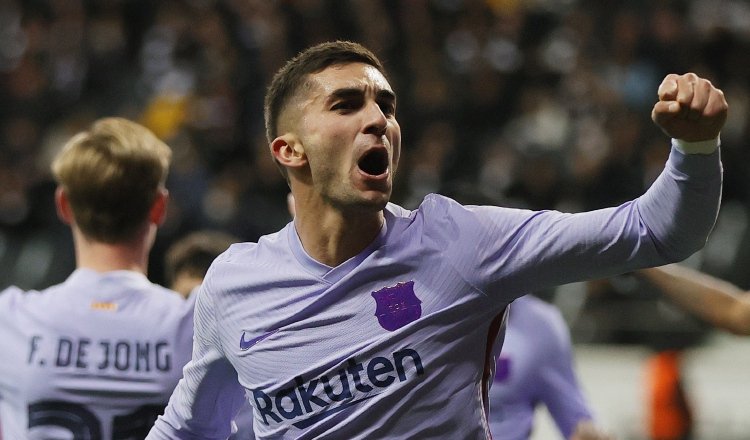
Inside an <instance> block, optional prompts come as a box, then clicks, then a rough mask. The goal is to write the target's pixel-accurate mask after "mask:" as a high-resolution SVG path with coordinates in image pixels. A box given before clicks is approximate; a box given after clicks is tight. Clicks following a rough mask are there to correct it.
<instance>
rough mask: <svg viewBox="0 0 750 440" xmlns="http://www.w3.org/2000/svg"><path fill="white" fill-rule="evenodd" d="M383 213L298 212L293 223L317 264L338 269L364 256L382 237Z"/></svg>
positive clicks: (303, 244)
mask: <svg viewBox="0 0 750 440" xmlns="http://www.w3.org/2000/svg"><path fill="white" fill-rule="evenodd" d="M383 221H384V219H383V212H382V211H379V212H373V213H360V214H359V215H357V214H352V213H348V214H345V213H342V212H340V211H334V210H329V211H326V212H323V213H321V212H317V211H311V212H305V211H301V212H300V211H298V212H297V216H296V218H295V220H294V224H295V227H296V229H297V234H298V235H299V238H300V241H301V242H302V247H304V248H305V251H306V252H307V254H308V255H309V256H310V257H312V258H313V259H315V260H316V261H318V262H320V263H323V264H325V265H327V266H331V267H336V266H338V265H339V264H341V263H343V262H344V261H346V260H348V259H349V258H351V257H353V256H355V255H357V254H359V253H360V252H362V251H363V250H364V249H365V248H366V247H367V246H369V245H370V243H372V241H373V240H375V238H376V237H377V236H378V234H379V233H380V229H381V228H382V226H383Z"/></svg>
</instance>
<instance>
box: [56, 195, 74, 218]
mask: <svg viewBox="0 0 750 440" xmlns="http://www.w3.org/2000/svg"><path fill="white" fill-rule="evenodd" d="M55 208H56V209H57V217H59V218H60V220H61V221H62V222H63V223H65V224H66V225H70V224H72V223H73V211H72V210H71V209H70V201H69V200H68V194H67V193H66V192H65V189H64V188H63V187H62V186H58V187H57V189H56V190H55Z"/></svg>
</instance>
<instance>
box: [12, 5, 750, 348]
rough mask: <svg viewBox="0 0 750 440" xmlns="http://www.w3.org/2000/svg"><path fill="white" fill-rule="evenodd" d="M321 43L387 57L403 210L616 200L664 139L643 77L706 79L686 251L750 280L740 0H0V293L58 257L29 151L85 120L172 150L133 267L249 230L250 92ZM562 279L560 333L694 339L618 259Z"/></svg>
mask: <svg viewBox="0 0 750 440" xmlns="http://www.w3.org/2000/svg"><path fill="white" fill-rule="evenodd" d="M332 39H350V40H356V41H359V42H362V43H364V44H365V45H366V46H368V47H370V48H371V49H373V50H374V51H375V52H376V53H377V54H378V55H379V56H380V57H381V58H382V59H383V61H384V62H385V65H386V67H387V69H388V71H389V73H390V77H391V82H392V85H393V87H394V88H395V90H396V91H397V93H398V95H399V108H398V115H397V116H398V119H399V121H400V123H401V127H402V131H403V148H404V152H403V155H402V162H401V165H400V169H399V174H398V177H397V183H396V191H395V194H394V201H395V202H397V203H400V204H402V205H404V206H405V207H407V208H413V207H415V206H416V205H417V204H418V203H419V201H420V200H421V198H422V197H423V196H424V195H425V194H427V193H429V192H444V193H449V194H460V195H462V197H465V198H469V197H476V200H490V201H493V202H494V203H498V204H502V205H506V206H517V207H527V208H532V209H559V210H563V211H580V210H588V209H594V208H599V207H604V206H610V205H615V204H619V203H621V202H623V201H625V200H628V199H631V198H634V197H637V196H638V195H640V194H641V193H642V192H643V191H644V190H645V188H647V187H648V185H649V184H650V182H651V181H652V179H653V178H654V177H655V176H656V175H657V174H658V173H659V172H660V170H661V169H662V167H663V164H664V161H665V160H666V156H667V154H668V151H669V148H668V139H667V138H666V136H665V135H663V134H662V133H661V132H660V131H659V130H658V129H657V128H656V127H655V126H654V125H653V124H652V122H651V120H650V112H651V107H652V105H653V103H654V101H655V100H656V89H657V87H658V84H659V83H660V81H661V79H662V78H663V77H664V76H665V75H666V74H667V73H672V72H675V73H685V72H687V71H693V72H696V73H698V74H699V75H702V76H705V77H708V78H710V79H711V80H712V81H713V82H714V83H715V84H717V85H718V86H719V87H721V88H722V89H723V90H724V91H725V93H726V95H727V97H728V100H729V103H730V107H731V112H730V119H729V121H728V123H727V126H726V128H725V130H724V132H723V133H722V145H723V146H722V154H723V158H724V166H725V189H724V201H723V204H724V207H723V211H722V215H721V219H720V221H719V225H718V226H717V230H716V231H715V233H714V234H713V236H712V238H711V241H710V242H709V246H708V247H707V249H706V250H704V251H703V252H701V254H700V255H698V256H697V257H696V258H695V259H693V260H692V263H693V265H695V266H698V267H700V268H701V269H703V270H706V271H708V272H709V273H712V274H714V275H718V276H721V277H723V278H726V279H728V280H730V281H732V282H734V283H737V284H739V285H740V286H742V287H744V288H750V270H748V267H750V264H748V262H749V261H750V243H746V242H747V241H748V240H749V239H750V238H749V237H748V234H747V216H748V207H749V206H750V205H749V204H750V198H749V195H750V194H748V189H750V186H749V185H748V181H747V179H748V176H750V172H748V169H747V168H748V164H749V163H750V162H749V161H748V157H747V156H748V152H749V151H750V150H748V148H746V147H745V140H746V139H747V138H748V135H749V134H750V133H748V125H749V124H748V115H750V112H748V111H747V109H748V106H749V105H750V93H749V92H750V56H749V55H750V5H749V4H748V2H746V1H739V0H735V1H731V0H724V1H720V0H689V1H688V0H686V1H667V0H648V1H647V0H643V1H615V0H578V1H576V0H536V1H531V0H529V1H522V0H484V1H482V0H348V1H341V0H295V1H293V0H287V1H280V0H277V1H272V0H226V1H211V0H192V1H190V0H182V1H180V0H165V1H158V2H156V1H150V0H87V1H83V0H23V1H13V0H0V288H1V287H5V286H7V285H10V284H16V285H18V286H20V287H22V288H26V289H29V288H41V287H45V286H47V285H50V284H52V283H57V282H60V281H62V280H63V279H65V277H66V276H67V275H68V274H69V272H70V271H71V270H72V269H73V268H74V260H73V250H72V242H71V240H70V232H69V231H68V229H67V227H65V226H64V225H63V224H62V223H60V222H59V220H58V219H57V218H56V215H55V211H54V205H53V190H54V183H53V182H52V180H51V178H50V174H49V171H48V169H49V163H50V160H51V157H52V156H53V155H54V153H55V152H56V151H57V149H58V148H60V147H61V145H62V143H63V142H64V141H65V140H66V139H67V138H68V137H69V136H71V135H72V134H74V133H75V132H76V131H78V130H80V129H82V128H84V127H85V126H86V125H87V124H89V123H90V122H91V121H92V120H94V119H96V118H98V117H102V116H106V115H121V116H125V117H129V118H132V119H134V120H137V121H139V122H142V123H143V124H145V125H147V126H148V127H150V128H151V129H152V130H153V131H154V132H155V133H157V134H158V135H159V136H160V137H161V138H163V139H164V140H165V141H167V142H168V143H169V144H170V145H171V146H172V148H173V150H174V164H173V167H172V171H171V174H170V177H169V181H168V188H169V190H170V192H171V197H172V198H171V206H170V210H169V216H168V220H167V223H166V224H165V226H164V227H163V228H162V229H161V231H160V233H159V236H158V239H157V243H156V246H155V249H154V252H153V254H152V257H151V267H150V274H149V275H150V278H151V279H152V280H154V281H156V282H160V283H163V281H164V275H163V264H162V259H163V255H164V251H165V250H166V249H167V247H168V246H169V245H170V244H171V243H173V242H174V241H175V240H176V239H178V238H180V237H182V236H184V235H185V234H187V233H188V232H191V231H194V230H197V229H207V228H209V229H219V230H223V231H226V232H230V233H232V234H235V235H236V236H238V237H240V238H241V239H242V240H256V239H257V238H258V237H259V236H261V235H263V234H266V233H270V232H274V231H276V230H277V229H279V228H280V227H282V226H283V225H284V224H285V223H286V222H288V220H289V217H288V213H287V211H286V204H285V196H286V193H287V186H286V183H285V182H284V180H283V179H282V178H281V176H280V174H279V173H278V171H277V170H276V168H275V167H274V165H273V163H272V160H271V159H270V155H269V153H268V149H267V144H266V141H265V138H264V134H263V115H262V101H263V95H264V92H265V87H266V86H267V83H268V81H269V80H270V78H271V76H272V75H273V73H274V72H275V71H276V69H278V68H279V67H280V66H281V65H282V63H283V62H284V61H285V60H286V59H288V58H289V57H291V56H293V55H294V54H296V53H297V52H298V51H300V50H301V49H303V48H305V47H307V46H309V45H312V44H315V43H318V42H321V41H325V40H332ZM583 290H584V291H585V292H584V293H585V296H584V298H583V299H580V300H579V299H575V300H571V299H570V298H566V299H563V300H561V301H559V302H560V303H561V304H563V305H565V304H567V305H568V306H569V307H567V309H565V308H564V310H567V311H568V312H567V313H566V317H567V318H569V321H571V322H572V324H573V331H574V338H575V340H576V341H589V342H592V341H593V342H597V341H601V342H620V343H641V342H643V341H644V340H646V339H648V340H649V341H650V342H649V343H650V344H652V345H656V346H657V348H659V347H658V346H660V344H662V342H658V341H657V342H654V339H653V338H651V337H647V336H648V335H650V334H652V333H653V332H654V331H657V330H660V329H661V332H662V333H661V334H665V335H667V338H666V341H667V342H664V344H666V345H670V344H676V345H680V344H682V343H683V342H675V341H676V340H675V339H674V334H673V333H674V332H677V333H679V334H681V335H683V336H685V335H687V336H686V337H685V338H684V344H690V343H691V342H693V341H695V340H696V337H697V336H696V335H700V334H702V331H703V329H702V328H701V326H700V325H697V324H696V323H695V322H692V321H690V320H689V319H687V318H685V317H684V316H679V315H674V316H678V318H675V320H674V322H678V323H679V325H678V324H673V323H672V324H668V327H669V329H665V328H664V327H665V325H664V316H665V315H664V313H667V314H669V313H673V314H674V313H676V312H674V311H668V312H664V311H663V310H662V309H663V307H662V306H661V305H660V304H659V303H658V301H656V299H655V298H656V297H655V295H654V294H653V293H651V292H649V291H648V289H646V288H645V287H644V286H641V285H639V284H638V282H637V281H635V280H634V279H632V278H630V277H628V276H627V275H625V276H623V277H618V278H616V279H613V280H602V281H596V282H592V283H586V285H585V287H584V288H583ZM540 295H542V296H543V297H545V298H547V299H551V300H554V299H555V295H556V292H541V293H540ZM558 296H560V295H558ZM576 301H577V303H576ZM572 303H576V304H572ZM571 304H572V305H571ZM612 304H615V305H616V307H612ZM571 310H572V312H571ZM581 314H585V316H587V319H585V320H580V319H577V317H580V316H581ZM667 330H669V331H671V332H672V333H669V331H667ZM664 332H666V333H664Z"/></svg>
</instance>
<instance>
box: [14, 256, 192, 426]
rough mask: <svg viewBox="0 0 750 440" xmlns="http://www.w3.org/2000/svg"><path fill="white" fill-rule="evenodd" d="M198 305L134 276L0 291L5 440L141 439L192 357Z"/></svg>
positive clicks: (84, 274)
mask: <svg viewBox="0 0 750 440" xmlns="http://www.w3.org/2000/svg"><path fill="white" fill-rule="evenodd" d="M193 305H194V304H193V301H191V300H188V301H186V300H184V299H183V298H182V297H181V296H180V295H179V294H177V293H175V292H172V291H171V290H167V289H165V288H162V287H160V286H157V285H155V284H152V283H151V282H149V281H148V279H147V278H146V277H145V276H144V275H142V274H139V273H136V272H130V271H113V272H107V273H98V272H95V271H93V270H89V269H78V270H76V271H75V272H73V273H72V274H71V275H70V277H68V279H67V280H66V281H65V282H63V283H62V284H59V285H56V286H53V287H50V288H48V289H45V290H42V291H29V292H24V291H22V290H20V289H17V288H14V287H11V288H8V289H6V290H5V291H3V292H2V293H0V356H1V357H2V360H0V418H2V429H3V438H7V439H45V440H49V439H70V438H77V439H78V438H89V439H116V438H120V439H129V438H143V437H144V436H145V435H146V433H147V432H148V430H149V429H150V427H151V426H152V425H153V422H154V420H155V419H156V417H157V416H158V415H159V414H161V413H162V412H163V411H164V406H165V405H166V403H167V401H168V400H169V395H170V394H171V392H172V390H173V389H174V387H175V386H176V384H177V382H178V380H179V379H180V377H181V376H182V366H183V365H184V364H185V363H186V362H187V361H188V360H189V359H190V353H191V349H192V334H193V313H192V307H193Z"/></svg>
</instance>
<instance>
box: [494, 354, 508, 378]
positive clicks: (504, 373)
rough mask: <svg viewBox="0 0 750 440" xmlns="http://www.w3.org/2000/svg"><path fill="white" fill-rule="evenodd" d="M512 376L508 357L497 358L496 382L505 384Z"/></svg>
mask: <svg viewBox="0 0 750 440" xmlns="http://www.w3.org/2000/svg"><path fill="white" fill-rule="evenodd" d="M508 376H510V359H509V358H506V357H500V358H497V363H496V364H495V382H505V381H506V380H508Z"/></svg>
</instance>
